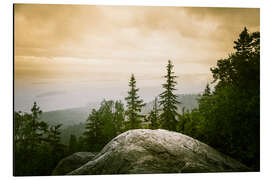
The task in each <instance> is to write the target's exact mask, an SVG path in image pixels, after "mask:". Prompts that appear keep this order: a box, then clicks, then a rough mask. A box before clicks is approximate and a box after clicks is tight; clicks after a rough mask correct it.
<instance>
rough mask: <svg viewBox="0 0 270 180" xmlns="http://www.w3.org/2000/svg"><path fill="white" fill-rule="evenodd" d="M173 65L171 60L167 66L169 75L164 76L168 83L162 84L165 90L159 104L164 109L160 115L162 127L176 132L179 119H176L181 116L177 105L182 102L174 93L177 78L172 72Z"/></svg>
mask: <svg viewBox="0 0 270 180" xmlns="http://www.w3.org/2000/svg"><path fill="white" fill-rule="evenodd" d="M172 68H173V65H172V62H171V61H170V60H169V61H168V65H167V75H166V76H164V77H165V78H166V83H164V84H162V87H163V88H164V89H165V90H164V92H162V93H161V94H160V95H159V97H160V100H159V104H160V106H161V108H162V113H161V115H160V121H161V127H162V128H164V129H168V130H171V131H176V125H177V119H176V117H177V116H178V115H179V114H178V113H177V106H176V105H177V104H179V103H180V102H179V101H178V100H177V96H176V95H175V94H174V93H173V91H175V90H176V89H175V86H176V84H177V83H176V81H175V78H176V77H177V76H175V75H174V72H173V71H172Z"/></svg>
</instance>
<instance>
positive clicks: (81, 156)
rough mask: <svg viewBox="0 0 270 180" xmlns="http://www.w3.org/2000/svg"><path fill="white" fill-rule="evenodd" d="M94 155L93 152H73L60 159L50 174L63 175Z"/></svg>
mask: <svg viewBox="0 0 270 180" xmlns="http://www.w3.org/2000/svg"><path fill="white" fill-rule="evenodd" d="M94 156H95V153H91V152H77V153H74V154H72V155H70V156H68V157H66V158H64V159H62V160H61V161H60V162H59V163H58V164H57V166H56V168H55V169H54V170H53V172H52V175H65V174H67V173H69V172H71V171H73V170H75V169H77V168H79V167H81V166H82V165H84V164H85V163H87V162H88V161H90V160H91V159H93V157H94Z"/></svg>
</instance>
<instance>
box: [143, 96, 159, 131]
mask: <svg viewBox="0 0 270 180" xmlns="http://www.w3.org/2000/svg"><path fill="white" fill-rule="evenodd" d="M146 121H147V122H149V123H150V124H149V128H150V129H158V128H159V126H160V122H159V121H160V120H159V107H158V100H157V98H155V100H154V104H153V109H152V110H151V111H150V113H149V115H148V116H147V118H146Z"/></svg>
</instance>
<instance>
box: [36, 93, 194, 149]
mask: <svg viewBox="0 0 270 180" xmlns="http://www.w3.org/2000/svg"><path fill="white" fill-rule="evenodd" d="M198 97H199V95H198V94H180V95H178V101H180V102H181V104H179V105H178V106H177V107H178V112H179V113H180V114H181V113H182V107H185V109H186V110H192V109H194V108H197V107H198V102H197V98H198ZM153 104H154V101H150V102H149V103H147V104H146V106H145V107H144V108H143V109H142V114H147V113H149V112H150V111H151V109H152V108H153ZM98 107H99V104H98V103H91V104H89V105H88V106H87V107H78V108H72V109H64V110H56V111H48V112H43V113H42V116H41V120H43V121H45V122H47V123H48V124H50V125H57V124H62V127H61V129H60V130H61V141H62V143H64V144H67V143H68V141H69V138H70V135H71V134H73V135H75V136H77V138H78V137H79V136H81V135H82V133H83V132H84V127H85V121H86V119H87V117H88V115H89V113H90V112H91V110H92V109H93V108H98Z"/></svg>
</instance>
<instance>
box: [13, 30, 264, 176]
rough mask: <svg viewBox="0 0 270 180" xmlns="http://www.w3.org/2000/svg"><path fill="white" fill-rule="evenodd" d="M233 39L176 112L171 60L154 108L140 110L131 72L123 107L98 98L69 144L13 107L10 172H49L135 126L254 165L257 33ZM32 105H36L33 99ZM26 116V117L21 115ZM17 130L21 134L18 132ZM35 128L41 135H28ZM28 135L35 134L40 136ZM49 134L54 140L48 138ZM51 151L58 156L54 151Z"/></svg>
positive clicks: (257, 140)
mask: <svg viewBox="0 0 270 180" xmlns="http://www.w3.org/2000/svg"><path fill="white" fill-rule="evenodd" d="M234 44H235V46H234V49H235V52H234V53H233V54H230V55H229V57H228V58H226V59H221V60H218V61H217V66H216V67H214V68H211V72H212V74H213V79H214V82H212V86H213V87H212V88H210V87H209V84H207V85H206V88H205V90H204V92H203V94H201V96H200V97H199V98H198V102H199V107H198V108H197V109H194V110H191V111H189V110H185V108H182V114H179V113H178V112H177V104H179V103H181V102H179V101H178V100H177V96H176V95H175V93H174V92H175V90H176V88H175V87H176V85H177V83H176V80H175V79H176V78H177V77H176V76H175V75H174V72H173V64H172V62H171V61H170V60H169V61H168V65H167V67H166V68H167V74H166V75H165V76H164V78H165V80H166V81H165V83H164V84H162V87H163V92H162V93H161V94H159V95H157V97H156V98H155V100H154V104H153V108H152V110H151V111H150V112H149V113H148V114H147V115H142V113H141V110H142V107H143V106H145V103H144V102H143V100H142V99H141V98H140V96H139V88H137V87H136V80H135V76H134V75H133V74H132V75H131V78H130V81H129V87H130V89H129V91H128V95H127V97H126V98H125V101H126V104H127V105H126V108H125V106H124V104H123V103H122V102H121V101H111V100H109V101H106V100H103V101H102V102H101V105H100V107H99V108H98V109H93V110H92V111H91V113H90V114H89V117H88V119H87V120H86V124H85V131H84V133H83V135H82V136H80V137H76V136H74V135H71V137H70V141H69V145H68V146H63V145H61V144H60V143H59V138H56V137H59V131H58V128H59V127H60V125H59V126H55V127H50V128H49V127H48V125H44V122H40V123H41V124H43V125H42V126H40V128H38V129H35V128H34V127H35V126H33V127H32V125H34V124H35V123H33V122H32V121H33V120H32V119H33V117H35V118H34V119H35V122H36V121H37V119H38V116H36V115H34V114H36V112H35V111H32V114H21V113H17V112H15V130H14V132H15V136H14V137H15V152H16V153H15V174H17V175H19V174H23V175H36V174H38V175H45V174H46V175H49V174H50V172H51V171H52V170H53V168H54V166H55V163H56V162H57V161H59V160H60V159H61V158H62V157H63V156H66V155H68V154H72V153H73V152H77V151H92V152H98V151H100V150H101V149H102V148H103V147H104V145H105V144H106V143H108V142H109V141H110V140H111V139H112V138H114V137H115V136H117V135H119V134H121V133H122V132H125V131H127V130H130V129H138V128H149V129H158V128H162V129H167V130H170V131H176V132H181V133H184V134H187V135H189V136H191V137H194V138H196V139H198V140H200V141H202V142H205V143H206V144H209V145H211V146H212V147H214V148H216V149H217V150H219V151H220V152H223V153H225V154H227V155H229V156H231V157H233V158H235V159H237V160H239V161H241V162H242V163H244V164H246V165H247V166H249V167H251V168H252V169H253V170H255V171H258V170H259V167H260V166H259V165H260V161H259V159H260V153H259V152H260V148H259V147H260V137H259V135H260V132H259V127H260V33H259V32H254V33H249V32H248V31H247V29H246V28H244V30H243V31H242V32H241V34H240V35H239V38H238V39H237V41H235V42H234ZM211 89H212V90H211ZM34 107H36V108H37V106H36V104H34ZM27 118H28V119H29V120H25V119H27ZM30 122H31V123H30ZM45 124H46V123H45ZM26 126H27V127H28V126H29V127H28V128H30V129H31V128H32V129H31V130H29V131H31V132H32V133H29V132H28V133H25V132H24V131H26V130H24V131H22V130H20V129H24V128H25V127H26ZM30 126H31V127H30ZM43 126H44V127H46V128H45V130H43V129H42V127H43ZM17 127H20V128H17ZM33 128H34V129H33ZM26 129H27V128H26ZM51 129H52V130H54V132H55V136H51V135H50V136H49V134H52V130H51ZM27 131H28V130H27ZM21 132H23V135H21V137H20V138H17V137H16V136H17V135H18V136H20V134H21ZM34 132H36V133H37V134H41V135H34V136H33V135H32V134H35V133H34ZM33 137H37V139H39V141H38V140H37V139H35V138H34V139H35V140H34V139H33ZM52 137H54V138H56V139H57V141H56V139H55V140H54V141H52V140H51V139H50V138H52ZM26 139H28V140H26ZM37 142H39V143H37ZM52 142H54V143H52ZM28 146H29V147H28ZM24 147H28V148H24ZM30 147H32V148H33V147H35V148H36V149H35V151H34V152H37V156H35V154H34V153H33V154H31V152H32V151H33V149H31V148H30ZM54 147H55V148H54ZM56 147H57V148H56ZM47 149H52V150H49V151H48V150H47ZM56 149H57V150H56ZM53 150H54V151H53ZM44 151H45V152H44ZM55 151H57V153H58V154H59V156H57V155H55V154H57V153H56V152H55ZM27 153H28V154H30V155H29V157H27V156H26V155H27ZM44 153H45V154H44ZM46 153H47V154H46ZM50 157H52V160H50ZM35 158H37V159H35ZM31 161H35V163H36V164H37V165H36V166H34V165H33V164H32V163H30V162H31ZM25 162H29V166H31V165H33V167H28V168H27V167H26V166H25V164H24V163H25ZM20 163H22V164H20ZM40 164H42V165H40ZM45 164H46V165H48V168H47V169H48V170H47V171H45V169H46V168H44V166H45ZM40 166H42V167H40ZM41 171H42V172H41ZM30 172H31V173H32V174H31V173H30Z"/></svg>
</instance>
